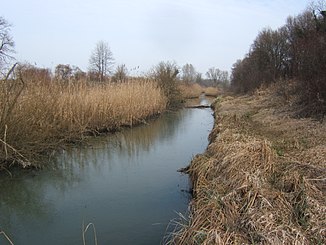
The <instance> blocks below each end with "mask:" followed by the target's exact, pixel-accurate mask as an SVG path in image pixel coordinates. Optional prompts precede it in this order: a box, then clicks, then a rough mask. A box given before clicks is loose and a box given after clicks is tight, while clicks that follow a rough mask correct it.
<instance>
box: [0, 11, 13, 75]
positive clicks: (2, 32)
mask: <svg viewBox="0 0 326 245" xmlns="http://www.w3.org/2000/svg"><path fill="white" fill-rule="evenodd" d="M9 32H10V24H9V23H8V22H7V21H6V20H5V19H4V18H3V17H1V16H0V69H1V68H3V66H4V65H5V64H6V63H7V62H8V60H10V59H13V57H12V56H11V54H12V53H13V52H14V46H15V43H14V41H13V39H12V37H11V35H10V33H9Z"/></svg>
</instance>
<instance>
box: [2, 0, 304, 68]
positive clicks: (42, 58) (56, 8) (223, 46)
mask: <svg viewBox="0 0 326 245" xmlns="http://www.w3.org/2000/svg"><path fill="white" fill-rule="evenodd" d="M309 3H310V1H303V0H269V1H268V0H260V1H258V0H197V1H195V0H10V1H4V2H3V3H1V10H0V15H1V16H3V17H4V18H5V19H6V20H7V21H9V22H10V23H11V24H12V32H11V33H12V35H13V38H14V41H15V43H16V48H15V49H16V55H15V56H16V58H17V59H18V60H19V61H27V62H30V63H32V64H35V63H36V64H37V65H38V66H39V67H48V68H52V69H53V68H54V67H55V66H56V65H57V64H71V65H76V66H79V67H80V68H81V69H83V70H87V67H88V59H89V56H90V54H91V52H92V50H93V48H94V47H95V44H96V43H97V42H98V41H100V40H103V41H106V42H108V44H109V46H110V48H111V51H112V52H113V55H114V58H115V60H116V64H122V63H124V64H126V65H127V67H128V68H132V67H137V66H139V67H140V68H139V70H138V72H139V73H141V72H145V71H147V70H148V69H149V68H151V67H152V66H154V65H156V64H157V63H158V62H160V61H167V60H170V61H175V62H176V63H177V64H178V65H179V66H182V65H184V64H185V63H192V64H193V65H194V66H195V68H196V69H197V70H198V71H199V72H202V73H205V72H206V71H207V70H208V68H209V67H212V66H214V67H218V68H220V69H223V70H230V69H231V67H232V64H233V63H234V62H235V61H236V60H237V59H240V58H243V56H244V55H245V54H246V53H247V52H248V50H249V47H250V45H251V43H252V42H253V40H254V39H255V37H256V36H257V34H258V32H259V31H260V30H262V29H263V28H264V27H271V28H278V27H280V26H282V25H283V24H284V23H285V21H286V18H287V17H288V16H289V15H292V16H293V15H297V14H299V13H301V12H302V11H303V10H304V9H305V8H306V7H307V6H308V4H309Z"/></svg>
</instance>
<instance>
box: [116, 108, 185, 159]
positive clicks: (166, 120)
mask: <svg viewBox="0 0 326 245" xmlns="http://www.w3.org/2000/svg"><path fill="white" fill-rule="evenodd" d="M186 114H187V111H185V110H184V111H178V112H171V113H167V114H165V115H163V116H162V117H161V118H160V119H159V120H155V121H151V122H150V124H149V125H146V126H142V127H136V128H133V129H131V130H125V131H122V132H120V133H118V135H117V136H118V137H117V138H116V144H118V149H119V154H122V155H123V154H127V155H128V156H129V157H131V156H133V155H139V153H140V152H142V151H149V149H150V148H151V147H152V146H154V145H155V144H156V143H157V142H160V143H162V142H164V141H165V140H168V139H170V138H171V137H173V135H174V134H175V133H176V132H177V130H178V128H179V125H180V123H181V122H182V121H183V120H184V119H185V117H186Z"/></svg>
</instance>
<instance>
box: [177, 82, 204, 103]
mask: <svg viewBox="0 0 326 245" xmlns="http://www.w3.org/2000/svg"><path fill="white" fill-rule="evenodd" d="M179 89H180V91H181V95H182V97H183V98H184V99H193V98H198V97H199V96H200V95H201V94H202V93H203V92H204V88H203V87H202V86H200V85H199V84H198V83H191V84H186V83H180V84H179Z"/></svg>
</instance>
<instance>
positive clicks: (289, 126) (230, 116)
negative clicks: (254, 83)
mask: <svg viewBox="0 0 326 245" xmlns="http://www.w3.org/2000/svg"><path fill="white" fill-rule="evenodd" d="M274 92H275V91H270V92H268V93H263V94H261V93H257V94H255V95H254V96H251V97H249V96H248V97H236V98H233V97H227V98H224V99H222V101H220V102H219V104H218V105H217V107H216V110H215V113H216V124H215V127H214V130H213V131H212V133H211V134H210V142H211V143H210V145H209V147H208V149H207V151H206V153H204V154H202V155H197V156H196V157H195V158H194V159H193V161H192V163H191V165H190V166H189V169H188V170H187V172H188V173H189V174H190V177H191V180H192V183H193V190H194V199H193V201H192V203H191V213H190V217H189V220H188V221H187V222H184V224H181V226H180V227H179V228H180V230H179V231H178V232H176V234H175V236H174V239H173V240H172V241H170V243H171V244H187V245H188V244H325V243H326V200H325V196H326V195H325V194H326V168H325V167H326V146H325V142H326V130H325V129H326V125H325V122H324V123H320V122H316V121H313V120H311V119H293V118H291V117H289V115H290V114H291V113H290V111H287V110H285V108H284V100H283V99H282V98H280V97H277V96H276V95H275V93H274ZM270 101H272V102H270Z"/></svg>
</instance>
